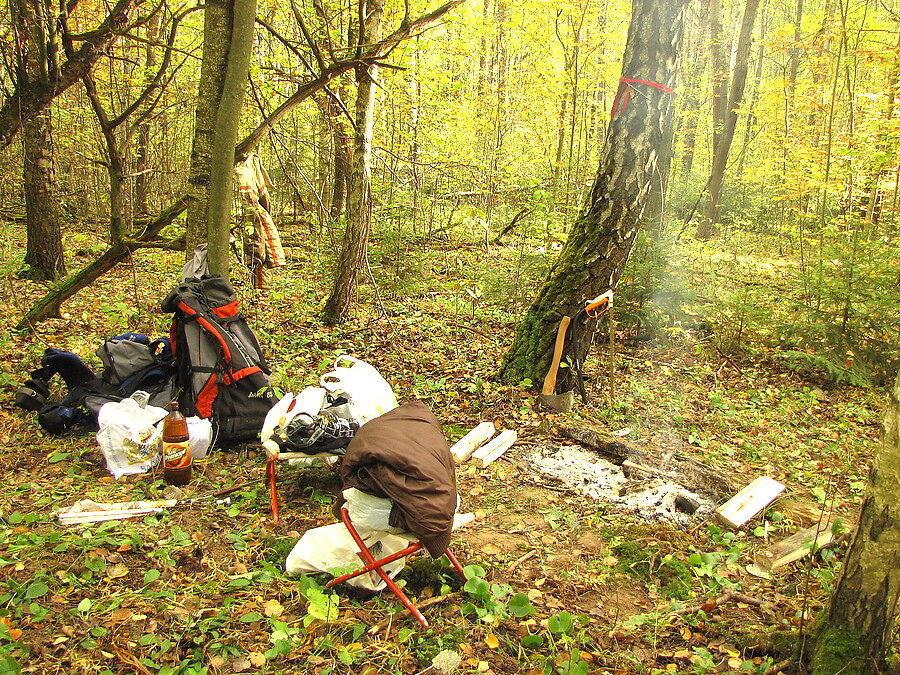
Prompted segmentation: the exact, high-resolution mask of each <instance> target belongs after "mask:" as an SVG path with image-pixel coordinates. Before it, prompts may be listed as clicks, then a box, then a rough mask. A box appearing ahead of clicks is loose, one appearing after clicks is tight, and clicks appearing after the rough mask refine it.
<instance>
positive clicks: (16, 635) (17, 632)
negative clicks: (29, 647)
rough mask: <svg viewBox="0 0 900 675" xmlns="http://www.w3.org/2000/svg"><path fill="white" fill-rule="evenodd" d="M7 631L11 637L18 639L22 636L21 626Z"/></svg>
mask: <svg viewBox="0 0 900 675" xmlns="http://www.w3.org/2000/svg"><path fill="white" fill-rule="evenodd" d="M7 633H9V637H11V638H12V639H13V640H18V639H19V638H20V637H22V629H21V628H10V629H9V630H8V631H7Z"/></svg>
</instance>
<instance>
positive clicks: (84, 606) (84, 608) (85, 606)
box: [77, 598, 93, 614]
mask: <svg viewBox="0 0 900 675" xmlns="http://www.w3.org/2000/svg"><path fill="white" fill-rule="evenodd" d="M92 604H93V603H92V602H91V599H90V598H84V599H83V600H82V601H81V602H79V603H78V608H77V609H78V611H79V612H81V613H82V614H87V613H88V612H90V611H91V605H92Z"/></svg>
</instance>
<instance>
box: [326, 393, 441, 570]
mask: <svg viewBox="0 0 900 675" xmlns="http://www.w3.org/2000/svg"><path fill="white" fill-rule="evenodd" d="M341 480H342V481H343V483H344V487H345V488H348V487H355V488H356V489H357V490H362V491H363V492H366V493H368V494H371V495H375V496H376V497H383V498H386V499H390V500H391V501H392V502H393V503H394V505H393V507H392V509H391V516H390V524H391V525H392V526H394V527H400V528H403V529H404V530H408V531H409V532H412V533H413V534H414V535H416V536H417V537H418V538H419V539H420V540H421V542H422V543H423V544H424V545H425V548H427V549H428V552H429V553H430V554H431V555H432V556H433V557H435V558H437V557H439V556H441V555H443V553H444V551H445V550H447V546H448V545H449V543H450V530H451V529H452V525H453V514H454V513H455V512H456V499H457V497H456V473H455V471H454V462H453V456H452V455H451V454H450V448H449V446H448V445H447V440H446V439H445V438H444V434H443V433H442V432H441V425H440V424H439V423H438V420H437V418H436V417H435V416H434V414H433V413H432V412H431V411H430V410H429V409H428V408H427V407H426V406H425V404H424V403H422V402H421V401H412V402H410V403H405V404H403V405H401V406H399V407H397V408H394V409H393V410H391V411H390V412H387V413H385V414H384V415H381V416H380V417H376V418H375V419H373V420H371V421H370V422H368V423H366V424H364V425H363V426H362V427H361V428H360V430H359V431H358V432H357V433H356V436H354V438H353V440H352V441H350V445H349V446H347V454H345V455H344V458H343V462H342V463H341Z"/></svg>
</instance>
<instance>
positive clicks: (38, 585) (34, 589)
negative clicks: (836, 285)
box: [25, 581, 50, 600]
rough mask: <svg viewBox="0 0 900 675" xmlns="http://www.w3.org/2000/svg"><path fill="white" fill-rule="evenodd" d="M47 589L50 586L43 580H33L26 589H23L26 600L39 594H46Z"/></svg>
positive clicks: (37, 596) (38, 596)
mask: <svg viewBox="0 0 900 675" xmlns="http://www.w3.org/2000/svg"><path fill="white" fill-rule="evenodd" d="M49 590H50V587H49V586H47V584H45V583H44V582H43V581H33V582H31V585H30V586H29V587H28V590H27V591H25V598H26V599H28V600H33V599H34V598H40V597H41V596H43V595H46V594H47V591H49Z"/></svg>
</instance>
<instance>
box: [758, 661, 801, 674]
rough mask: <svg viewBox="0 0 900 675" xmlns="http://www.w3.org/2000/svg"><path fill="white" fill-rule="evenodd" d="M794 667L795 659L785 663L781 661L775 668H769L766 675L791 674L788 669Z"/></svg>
mask: <svg viewBox="0 0 900 675" xmlns="http://www.w3.org/2000/svg"><path fill="white" fill-rule="evenodd" d="M792 665H794V659H793V658H790V659H785V660H784V661H779V662H778V663H776V664H775V665H774V666H772V667H771V668H769V669H768V670H767V671H766V672H765V675H778V673H787V672H790V671H789V670H788V669H789V668H790V667H791V666H792Z"/></svg>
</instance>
